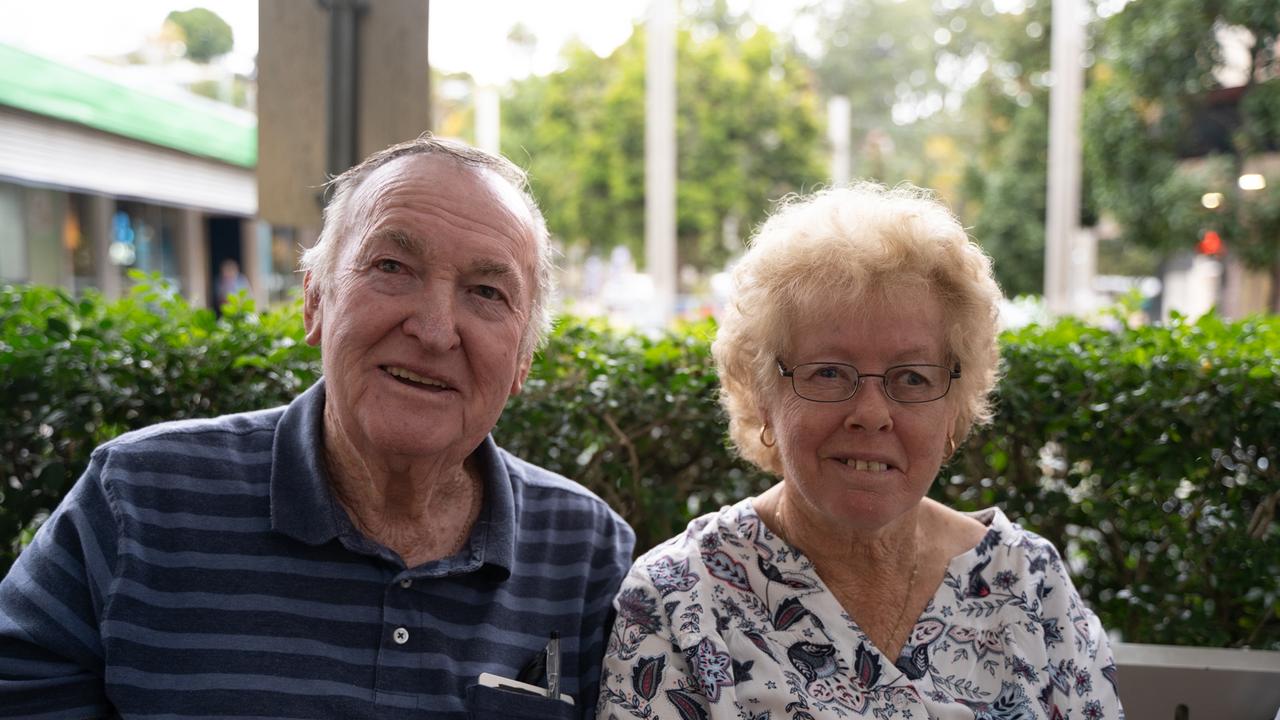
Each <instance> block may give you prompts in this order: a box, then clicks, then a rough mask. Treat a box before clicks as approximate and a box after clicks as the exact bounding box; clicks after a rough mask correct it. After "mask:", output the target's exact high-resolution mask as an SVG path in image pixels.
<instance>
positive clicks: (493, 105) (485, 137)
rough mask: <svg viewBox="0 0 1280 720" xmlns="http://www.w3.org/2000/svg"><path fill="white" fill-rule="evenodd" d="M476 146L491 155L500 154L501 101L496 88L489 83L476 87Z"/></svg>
mask: <svg viewBox="0 0 1280 720" xmlns="http://www.w3.org/2000/svg"><path fill="white" fill-rule="evenodd" d="M475 93H476V146H477V147H479V148H480V149H481V150H488V151H489V152H491V153H500V152H502V147H501V145H502V99H501V98H500V97H499V96H498V87H497V86H496V85H492V84H489V83H484V84H481V85H477V86H476V89H475Z"/></svg>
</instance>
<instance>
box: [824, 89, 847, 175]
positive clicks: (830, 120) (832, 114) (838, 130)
mask: <svg viewBox="0 0 1280 720" xmlns="http://www.w3.org/2000/svg"><path fill="white" fill-rule="evenodd" d="M851 112H852V105H851V104H850V103H849V97H848V96H847V95H833V96H832V97H831V99H830V100H828V101H827V140H828V141H830V142H831V184H832V185H845V184H847V183H848V182H849V180H850V179H852V178H851V177H850V175H851V173H850V162H849V160H850V158H849V146H850V143H849V131H850V125H851V122H850V113H851Z"/></svg>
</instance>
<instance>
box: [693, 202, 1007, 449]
mask: <svg viewBox="0 0 1280 720" xmlns="http://www.w3.org/2000/svg"><path fill="white" fill-rule="evenodd" d="M904 288H906V289H908V290H911V289H918V291H919V292H920V293H921V294H923V293H930V292H931V293H933V295H934V297H935V298H937V300H938V301H939V304H940V305H941V307H942V311H943V318H944V323H945V327H946V334H947V336H946V338H944V347H945V348H946V350H947V352H948V353H949V354H950V358H949V360H948V362H957V363H959V364H960V367H961V372H962V376H961V377H960V379H958V380H956V381H955V383H954V384H953V385H952V388H951V393H952V394H953V395H955V396H956V400H957V401H958V406H959V408H960V410H959V413H958V414H957V417H956V421H955V425H954V426H953V427H952V428H950V435H951V437H952V438H953V439H954V440H955V442H956V443H957V444H959V443H960V442H962V441H963V440H964V438H965V437H967V436H968V434H969V431H970V430H971V429H972V428H973V426H974V425H975V424H980V423H985V422H988V421H990V419H991V403H990V400H989V395H990V392H991V389H992V387H993V386H994V385H995V382H996V368H997V365H998V363H999V349H998V347H997V345H996V333H997V329H998V303H999V300H1000V298H1001V294H1000V288H999V287H998V286H997V285H996V282H995V279H994V278H993V277H992V274H991V259H990V258H989V257H987V255H986V254H985V253H983V251H982V249H981V248H979V247H978V245H977V244H976V243H974V242H973V241H971V240H970V239H969V237H968V235H967V234H966V233H965V231H964V228H962V227H961V226H960V223H959V222H958V221H957V220H956V217H955V215H953V214H952V213H951V211H950V210H948V209H947V208H946V206H944V205H943V204H942V203H940V202H939V201H938V200H936V199H935V198H934V196H933V194H932V193H930V192H929V191H927V190H922V189H920V188H916V187H912V186H900V187H897V188H893V189H888V188H886V187H884V186H883V185H879V184H876V183H871V182H860V183H855V184H853V185H849V186H847V187H837V188H831V189H827V190H822V191H819V192H816V193H814V194H812V195H807V196H798V195H792V196H788V197H787V198H784V199H783V200H782V202H781V203H779V206H778V208H777V209H776V210H775V211H774V213H773V214H772V215H771V216H770V217H769V218H768V220H766V221H765V222H764V224H763V225H761V226H760V228H759V230H757V232H756V234H755V235H754V236H753V237H752V239H751V241H750V243H749V249H748V250H747V252H746V254H745V255H744V256H743V257H742V259H741V260H740V261H739V262H738V263H737V265H736V266H735V268H734V270H733V291H732V295H731V300H730V301H729V303H728V305H727V307H726V308H725V311H724V313H723V315H722V318H721V322H720V329H719V332H718V333H717V335H716V340H715V342H714V343H713V344H712V348H711V350H712V354H713V355H714V357H715V362H716V368H717V370H718V371H719V373H720V383H721V388H722V389H721V398H720V399H721V403H722V404H723V405H724V408H725V410H726V411H727V412H728V415H729V436H730V438H731V439H732V440H733V443H734V444H735V445H736V446H737V449H738V452H739V454H741V455H742V457H744V458H746V459H747V460H749V461H751V462H753V463H755V464H756V465H758V466H759V467H760V468H762V469H764V470H766V471H769V472H772V473H775V474H781V470H782V467H781V459H780V458H779V456H778V453H777V450H776V448H773V447H768V446H766V445H764V444H763V443H762V442H761V441H760V435H761V430H762V428H763V424H764V416H763V414H762V408H763V402H762V400H763V397H764V393H765V391H766V390H767V389H769V388H771V387H772V384H773V383H775V382H778V366H777V359H778V358H779V357H782V356H785V355H786V354H787V352H788V349H789V348H788V344H789V342H790V334H789V330H790V329H791V328H794V327H795V326H796V325H797V324H798V323H799V322H800V321H802V320H803V319H805V318H806V317H808V316H811V315H812V314H814V313H821V312H823V311H835V312H840V311H846V310H847V309H849V308H856V307H857V306H858V305H859V304H863V303H867V302H874V301H875V300H876V299H877V297H878V296H881V295H883V293H885V292H886V291H888V290H891V289H892V290H901V289H904Z"/></svg>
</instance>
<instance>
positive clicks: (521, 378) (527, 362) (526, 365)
mask: <svg viewBox="0 0 1280 720" xmlns="http://www.w3.org/2000/svg"><path fill="white" fill-rule="evenodd" d="M533 353H534V351H533V350H530V351H528V352H526V353H524V358H522V359H521V360H520V367H519V368H517V369H516V376H515V378H514V379H513V380H512V381H511V392H510V394H509V395H508V397H511V396H514V395H519V394H520V390H522V389H523V388H524V382H525V381H526V380H528V379H529V369H530V368H532V367H533Z"/></svg>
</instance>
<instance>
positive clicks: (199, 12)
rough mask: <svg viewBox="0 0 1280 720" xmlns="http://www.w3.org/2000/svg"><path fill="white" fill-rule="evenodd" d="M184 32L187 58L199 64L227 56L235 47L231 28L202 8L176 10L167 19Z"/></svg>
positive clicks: (211, 12) (215, 14)
mask: <svg viewBox="0 0 1280 720" xmlns="http://www.w3.org/2000/svg"><path fill="white" fill-rule="evenodd" d="M165 21H166V22H170V23H173V24H174V25H176V26H177V27H178V29H180V30H181V31H182V36H183V42H184V43H186V48H187V49H186V57H187V59H188V60H191V61H193V62H198V63H207V62H209V61H210V60H213V59H214V58H216V57H219V56H221V55H226V54H227V53H229V52H231V48H232V47H234V46H235V36H234V35H233V34H232V32H231V26H230V25H228V24H227V21H225V20H223V19H222V18H221V17H219V16H218V14H217V13H215V12H213V11H212V10H209V9H207V8H202V7H194V8H191V9H190V10H174V11H173V12H171V13H169V15H168V17H166V18H165Z"/></svg>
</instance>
